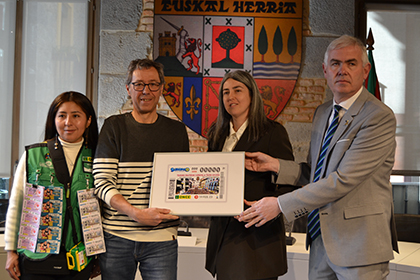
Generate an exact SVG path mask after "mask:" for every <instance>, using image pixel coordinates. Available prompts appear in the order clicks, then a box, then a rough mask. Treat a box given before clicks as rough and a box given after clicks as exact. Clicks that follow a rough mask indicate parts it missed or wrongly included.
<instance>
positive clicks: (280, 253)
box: [206, 71, 294, 280]
mask: <svg viewBox="0 0 420 280" xmlns="http://www.w3.org/2000/svg"><path fill="white" fill-rule="evenodd" d="M208 140H209V142H208V148H209V151H210V152H211V151H223V152H231V151H247V152H251V151H253V152H256V151H261V152H262V151H264V152H265V153H267V154H270V155H276V157H278V158H283V159H289V160H293V158H294V157H293V152H292V147H291V144H290V141H289V137H288V135H287V132H286V130H285V128H284V127H283V126H282V125H281V124H280V123H277V122H275V121H271V120H269V119H268V118H267V117H266V116H265V114H264V105H263V100H262V97H261V94H260V91H259V89H258V86H257V84H256V82H255V80H254V78H253V77H252V76H251V75H250V74H249V73H247V72H245V71H234V72H230V73H228V74H226V75H225V76H224V78H223V80H222V82H221V84H220V88H219V112H218V116H217V120H216V121H215V123H213V125H212V126H211V128H210V130H209V133H208ZM271 179H272V173H270V172H265V173H258V172H252V171H248V170H245V186H244V191H245V192H244V197H245V200H247V201H254V200H258V199H261V198H262V197H265V196H277V195H279V194H280V193H284V192H288V191H291V187H290V186H276V185H275V184H273V183H272V181H271ZM285 238H286V235H285V228H284V223H283V217H282V216H281V215H280V216H279V217H277V219H275V220H274V221H272V222H271V223H269V224H267V225H266V226H264V227H260V228H257V227H252V228H248V229H247V228H245V227H244V224H243V223H240V222H238V221H237V220H236V219H235V218H234V217H212V219H211V224H210V229H209V235H208V241H207V252H206V269H207V270H208V271H209V272H210V273H211V274H212V275H213V276H215V275H216V276H217V279H218V280H223V279H277V277H278V276H280V275H283V274H285V273H286V272H287V261H286V240H285Z"/></svg>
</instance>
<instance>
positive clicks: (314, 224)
mask: <svg viewBox="0 0 420 280" xmlns="http://www.w3.org/2000/svg"><path fill="white" fill-rule="evenodd" d="M340 109H341V106H340V105H335V106H334V117H333V120H332V122H331V124H330V126H329V127H328V129H327V133H326V135H325V138H324V142H323V143H322V147H321V153H320V154H319V158H318V163H317V165H316V169H315V174H314V182H316V181H318V180H319V179H320V177H321V170H322V166H323V165H324V159H325V154H326V153H327V150H328V146H329V145H330V143H331V139H332V138H333V136H334V133H335V131H336V130H337V126H338V112H339V111H340ZM308 231H309V235H310V236H311V238H312V241H314V240H315V239H316V238H317V237H318V236H319V235H320V234H321V228H320V225H319V209H315V210H313V211H312V212H311V213H309V215H308Z"/></svg>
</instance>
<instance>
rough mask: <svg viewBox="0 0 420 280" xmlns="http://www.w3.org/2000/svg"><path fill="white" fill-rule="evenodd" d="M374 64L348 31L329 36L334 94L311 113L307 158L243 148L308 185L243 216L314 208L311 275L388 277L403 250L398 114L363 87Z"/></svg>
mask: <svg viewBox="0 0 420 280" xmlns="http://www.w3.org/2000/svg"><path fill="white" fill-rule="evenodd" d="M370 68H371V65H370V63H369V62H368V58H367V54H366V48H365V46H364V44H363V43H362V42H361V41H360V40H358V39H356V38H354V37H351V36H347V35H344V36H342V37H340V38H338V39H336V40H334V41H333V42H331V44H330V45H329V46H328V49H327V51H326V53H325V57H324V63H323V70H324V76H325V78H326V79H327V82H328V86H329V87H330V89H331V90H332V92H333V97H334V98H333V100H330V101H328V102H326V103H324V104H322V105H321V106H319V107H318V108H317V110H316V112H315V114H314V118H313V125H312V134H311V144H310V151H309V155H308V160H307V163H300V164H298V163H296V162H294V161H286V160H281V159H280V160H279V159H275V158H272V157H270V156H268V155H266V154H263V153H247V154H246V163H245V165H246V168H247V169H249V170H253V171H272V172H274V173H276V175H277V177H276V183H277V184H294V185H298V186H303V187H302V188H299V189H297V190H296V191H294V192H291V193H287V194H284V195H281V196H279V197H277V198H275V197H265V198H263V199H261V200H258V201H256V202H255V201H254V202H247V204H249V205H252V207H250V208H248V209H247V210H245V211H244V212H243V213H242V214H241V215H240V216H239V217H238V220H239V221H242V222H246V225H245V226H246V227H250V226H252V225H255V226H257V227H259V226H262V225H264V224H265V223H266V222H267V221H269V220H271V219H273V218H274V217H276V216H277V215H278V214H279V213H281V212H283V214H284V215H285V217H286V219H287V220H288V221H292V220H294V219H297V218H299V217H300V216H302V215H305V214H309V216H308V220H309V223H310V228H308V230H307V231H308V234H307V243H306V244H307V245H306V246H307V248H308V247H309V245H310V247H311V248H310V256H309V279H369V280H372V279H385V278H386V276H387V275H388V274H389V260H391V259H393V249H394V250H395V251H398V247H397V240H396V230H395V223H394V217H393V202H392V201H393V199H392V186H391V184H390V182H389V178H390V175H391V170H392V167H393V164H394V154H395V146H396V142H395V129H396V120H395V117H394V114H393V112H392V111H391V109H389V108H388V107H387V106H386V105H384V104H383V103H382V102H381V101H379V100H378V99H376V98H375V97H374V96H373V95H372V94H370V93H369V92H368V91H367V90H366V89H365V88H364V87H363V82H364V80H365V79H366V78H367V76H368V74H369V71H370ZM336 105H339V107H338V108H337V111H338V113H337V115H338V116H337V117H336V116H335V113H334V111H335V110H334V107H335V106H336ZM335 117H336V118H335ZM337 123H338V124H337ZM332 127H334V129H332ZM327 128H328V129H327ZM326 136H327V137H326ZM325 137H326V138H329V140H325V139H324V138H325ZM329 141H330V142H329ZM325 142H329V144H327V145H326V146H325ZM321 148H322V149H321ZM313 210H315V212H312V211H313ZM317 211H318V215H316V212H317ZM314 213H315V214H314ZM311 215H315V218H313V219H312V217H311Z"/></svg>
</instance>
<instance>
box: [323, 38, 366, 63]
mask: <svg viewBox="0 0 420 280" xmlns="http://www.w3.org/2000/svg"><path fill="white" fill-rule="evenodd" d="M349 46H355V47H359V48H360V50H361V51H362V63H363V66H365V65H366V64H367V63H369V58H368V55H367V51H366V46H365V44H363V42H362V41H361V40H360V39H358V38H356V37H353V36H349V35H343V36H341V37H339V38H337V39H335V40H334V41H332V42H331V43H330V44H329V46H328V48H327V50H326V51H325V55H324V64H325V65H327V64H328V56H329V54H330V52H331V51H333V50H338V49H342V48H345V47H349Z"/></svg>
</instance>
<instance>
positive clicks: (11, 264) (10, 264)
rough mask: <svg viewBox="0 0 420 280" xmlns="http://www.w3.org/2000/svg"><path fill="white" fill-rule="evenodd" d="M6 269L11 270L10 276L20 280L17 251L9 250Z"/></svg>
mask: <svg viewBox="0 0 420 280" xmlns="http://www.w3.org/2000/svg"><path fill="white" fill-rule="evenodd" d="M6 270H7V272H9V276H10V278H13V279H15V280H19V277H20V270H19V256H18V254H17V253H16V251H7V260H6Z"/></svg>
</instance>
